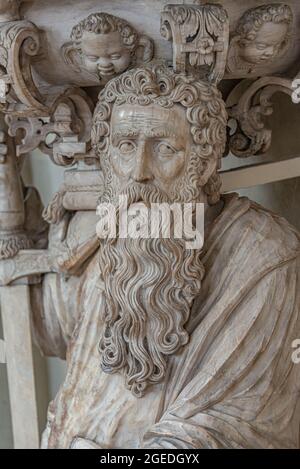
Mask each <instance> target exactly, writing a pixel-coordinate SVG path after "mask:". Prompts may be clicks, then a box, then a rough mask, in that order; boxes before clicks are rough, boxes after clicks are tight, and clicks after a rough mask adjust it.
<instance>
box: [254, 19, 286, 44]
mask: <svg viewBox="0 0 300 469" xmlns="http://www.w3.org/2000/svg"><path fill="white" fill-rule="evenodd" d="M287 32H288V25H287V23H264V24H263V25H262V26H261V28H260V30H259V31H258V32H257V35H256V39H257V40H259V41H262V42H265V43H266V44H268V43H269V42H270V43H272V42H275V43H277V42H282V41H283V40H284V38H285V36H286V34H287Z"/></svg>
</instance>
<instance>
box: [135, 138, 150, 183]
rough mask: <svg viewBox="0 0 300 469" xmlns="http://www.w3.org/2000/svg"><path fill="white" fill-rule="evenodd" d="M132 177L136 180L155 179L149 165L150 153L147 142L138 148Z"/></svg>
mask: <svg viewBox="0 0 300 469" xmlns="http://www.w3.org/2000/svg"><path fill="white" fill-rule="evenodd" d="M132 179H133V180H134V181H136V182H147V181H151V180H152V179H153V174H152V171H151V169H150V168H149V165H148V155H147V149H146V145H145V144H144V145H142V146H141V148H140V149H139V150H138V154H137V158H136V163H135V168H134V170H133V174H132Z"/></svg>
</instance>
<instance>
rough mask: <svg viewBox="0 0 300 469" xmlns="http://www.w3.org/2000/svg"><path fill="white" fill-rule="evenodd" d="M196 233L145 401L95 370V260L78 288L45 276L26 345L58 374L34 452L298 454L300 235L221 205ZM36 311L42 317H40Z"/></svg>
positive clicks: (233, 204) (100, 302) (99, 289)
mask: <svg viewBox="0 0 300 469" xmlns="http://www.w3.org/2000/svg"><path fill="white" fill-rule="evenodd" d="M224 200H225V205H224V209H223V211H222V213H221V214H220V215H219V216H218V217H217V218H216V219H215V221H214V222H213V224H212V225H211V226H210V228H209V231H208V232H207V233H206V239H205V245H204V250H203V255H202V261H203V263H204V266H205V271H206V274H205V277H204V280H203V283H202V288H201V292H200V295H199V296H198V297H197V298H196V300H195V301H194V304H193V307H192V310H191V316H190V320H189V323H188V326H187V329H188V331H189V333H190V341H189V343H188V344H187V345H186V346H185V347H183V349H181V350H180V351H179V352H178V353H177V354H176V355H174V356H172V357H170V359H169V361H168V368H167V375H166V377H165V378H164V380H163V382H162V383H160V384H158V385H154V386H151V387H150V388H149V390H148V391H147V392H146V395H145V396H144V397H143V398H137V397H134V396H133V395H132V394H131V392H130V391H129V390H127V389H126V388H125V384H124V378H123V376H122V374H120V373H115V374H112V375H109V374H106V373H104V372H103V371H102V370H101V368H100V356H99V351H98V343H99V339H100V337H101V334H102V332H103V327H104V324H103V314H102V312H103V307H104V301H105V299H104V293H103V285H102V283H101V278H100V270H99V269H100V267H99V262H98V256H97V254H95V255H94V257H93V259H92V260H91V261H90V263H89V265H88V267H87V268H86V270H85V272H84V273H83V274H82V275H81V276H80V277H79V278H78V277H70V278H64V277H63V276H61V275H60V276H59V275H55V274H49V275H47V276H45V279H44V282H43V289H42V296H43V298H42V302H41V301H40V302H39V301H38V300H37V299H36V297H37V295H33V301H36V307H35V308H33V310H34V311H35V312H34V318H33V322H34V324H35V333H36V337H37V340H38V342H39V344H40V347H41V348H42V350H43V351H44V353H45V354H47V355H56V356H60V357H64V356H65V355H66V357H67V363H68V371H67V376H66V379H65V382H64V384H63V385H62V387H61V389H60V391H59V393H58V395H57V397H56V398H55V400H54V401H53V402H52V403H51V404H50V407H49V412H48V424H47V428H46V430H45V433H44V438H43V447H46V448H70V447H71V446H72V442H74V441H76V438H83V439H85V440H89V441H91V442H93V443H94V444H95V445H96V446H97V447H99V448H298V447H299V428H300V365H297V364H295V363H293V361H292V353H293V348H292V343H293V341H294V340H295V339H297V338H300V301H299V300H300V281H299V276H300V271H299V266H300V256H299V252H300V251H299V249H300V243H299V233H298V232H297V231H296V230H295V229H294V228H293V227H291V226H290V225H289V224H288V223H287V222H286V221H285V220H284V219H282V218H280V217H278V216H276V215H274V214H272V213H271V212H268V211H266V210H265V209H263V208H262V207H260V206H258V205H257V204H255V203H253V202H251V201H250V200H248V199H247V198H239V197H238V196H237V195H236V194H232V195H230V196H225V198H224ZM40 304H43V310H41V308H39V305H40Z"/></svg>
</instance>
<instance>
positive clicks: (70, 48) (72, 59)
mask: <svg viewBox="0 0 300 469" xmlns="http://www.w3.org/2000/svg"><path fill="white" fill-rule="evenodd" d="M61 54H62V56H63V59H64V62H65V64H66V65H68V66H69V67H72V68H73V70H74V71H75V72H77V73H80V72H81V69H80V62H79V51H78V49H77V48H76V47H74V44H73V42H66V43H65V44H64V45H63V46H62V48H61Z"/></svg>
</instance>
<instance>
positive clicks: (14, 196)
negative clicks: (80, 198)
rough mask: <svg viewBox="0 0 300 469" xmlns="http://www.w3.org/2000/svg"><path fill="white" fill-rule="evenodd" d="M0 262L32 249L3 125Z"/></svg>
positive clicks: (12, 151)
mask: <svg viewBox="0 0 300 469" xmlns="http://www.w3.org/2000/svg"><path fill="white" fill-rule="evenodd" d="M0 125H1V130H0V259H7V258H9V257H13V256H14V255H15V254H17V253H18V251H19V250H20V249H28V248H30V247H31V246H32V242H31V240H30V239H29V238H28V236H27V234H26V233H25V230H24V223H25V208H24V196H23V188H22V182H21V177H20V172H19V168H18V164H17V160H16V154H15V148H14V143H13V141H12V139H11V138H10V137H8V135H7V133H6V128H5V125H4V122H3V120H2V119H1V122H0Z"/></svg>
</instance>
